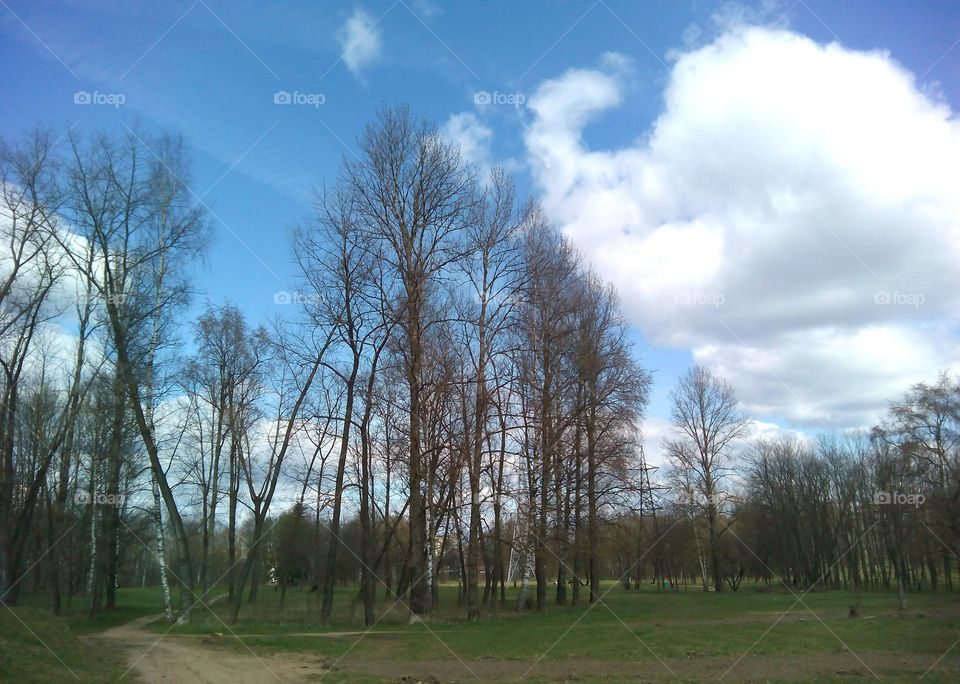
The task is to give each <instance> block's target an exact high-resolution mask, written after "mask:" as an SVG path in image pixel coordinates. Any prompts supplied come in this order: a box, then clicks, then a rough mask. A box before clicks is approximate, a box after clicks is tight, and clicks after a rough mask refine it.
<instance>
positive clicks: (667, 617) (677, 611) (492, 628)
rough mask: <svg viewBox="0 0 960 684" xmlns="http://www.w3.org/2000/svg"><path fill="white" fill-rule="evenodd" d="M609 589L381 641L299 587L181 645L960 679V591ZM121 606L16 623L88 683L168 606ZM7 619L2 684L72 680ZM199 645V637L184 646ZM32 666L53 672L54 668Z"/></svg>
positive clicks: (453, 619)
mask: <svg viewBox="0 0 960 684" xmlns="http://www.w3.org/2000/svg"><path fill="white" fill-rule="evenodd" d="M604 592H606V593H605V594H604V596H603V600H602V602H600V603H597V604H595V605H593V606H592V607H590V606H579V607H575V608H574V607H551V609H550V610H548V611H546V612H544V613H538V612H536V611H528V612H525V613H517V612H515V611H514V610H512V608H504V609H501V610H500V611H499V612H497V613H490V614H487V615H485V616H484V618H483V619H482V620H480V621H478V622H474V623H466V622H465V621H464V620H463V619H462V613H463V611H462V609H461V608H459V607H458V606H457V605H456V587H454V586H442V587H441V608H440V609H439V610H438V611H436V612H435V613H434V614H432V615H431V616H430V618H428V620H427V622H426V623H425V624H418V625H408V624H407V614H406V611H405V610H403V607H402V606H399V605H393V606H392V609H391V604H390V603H385V602H383V601H382V599H381V601H380V602H379V603H378V608H379V610H380V612H379V614H378V615H379V621H378V623H377V624H376V625H375V626H374V627H373V628H372V629H371V630H369V631H368V630H366V629H365V628H364V627H363V625H362V619H361V618H362V613H361V607H360V606H359V604H358V603H357V602H356V600H355V598H356V590H355V589H352V588H341V589H339V590H338V594H337V603H336V610H335V616H334V624H333V625H331V626H329V627H322V626H320V625H319V623H318V620H317V617H318V613H319V605H318V597H317V595H316V594H315V593H313V594H311V593H305V592H300V591H297V590H291V591H289V592H288V595H287V601H286V606H285V608H284V609H283V610H281V609H280V608H279V594H278V593H277V592H275V591H273V589H272V588H271V587H263V588H262V590H261V591H260V595H259V598H258V600H257V603H256V604H255V605H252V606H251V605H245V606H244V608H243V611H242V612H241V616H240V622H239V624H237V625H236V626H233V627H228V626H226V625H225V624H224V622H222V621H221V620H225V618H226V606H225V605H224V603H223V602H219V603H217V604H215V605H214V606H213V607H212V608H210V609H208V608H204V607H198V608H197V609H195V612H194V618H193V621H192V622H191V624H190V625H187V626H182V627H175V628H173V629H172V630H171V631H170V632H169V635H171V636H172V637H184V638H181V639H180V640H179V641H180V642H183V643H190V644H191V645H196V647H197V648H202V649H204V650H205V652H209V653H210V656H211V657H229V655H230V654H236V656H237V657H240V656H241V655H244V656H249V654H250V652H251V651H252V652H254V653H256V654H257V656H259V657H263V658H275V657H277V654H281V655H284V657H289V658H299V659H302V660H303V662H304V663H305V665H304V667H307V664H309V665H310V666H311V667H313V668H314V670H315V672H316V673H315V674H313V675H311V677H310V680H312V679H322V680H323V681H328V682H353V681H368V682H398V681H417V680H422V681H434V680H436V681H476V679H480V680H483V681H499V680H517V679H520V678H521V677H522V678H523V679H524V681H557V680H571V679H573V680H578V681H608V682H616V681H664V680H667V681H716V680H718V679H720V678H721V677H722V678H723V681H733V682H737V681H767V680H770V679H779V680H784V681H808V680H812V679H817V680H818V681H822V680H826V681H831V680H837V681H840V680H847V679H850V678H859V679H873V678H874V675H876V676H877V677H880V678H882V679H885V680H886V679H892V680H894V681H916V680H917V679H918V678H919V677H921V676H923V675H924V674H926V677H925V678H924V681H930V682H953V681H958V680H960V646H957V647H956V648H953V649H952V650H950V649H951V647H952V646H953V645H954V644H955V642H956V641H957V640H958V639H960V595H956V594H944V593H939V594H912V595H910V596H909V599H908V607H907V609H906V610H904V611H900V610H898V608H897V601H896V596H895V595H894V594H892V593H873V592H871V593H864V594H861V596H860V600H859V606H860V608H859V616H858V617H856V618H851V617H849V615H848V609H849V606H850V604H852V603H854V602H855V601H856V600H857V597H856V596H855V595H854V594H853V593H846V592H813V593H809V594H806V595H805V596H803V602H802V603H798V602H797V599H796V597H794V596H793V595H791V594H789V593H787V592H785V591H784V592H779V591H774V592H758V591H755V590H754V589H753V588H751V587H744V588H742V589H741V590H740V591H739V592H736V593H732V592H728V593H721V594H714V593H710V594H704V593H702V592H700V591H697V590H695V589H694V588H691V589H690V590H689V591H684V590H680V591H667V592H657V591H655V590H654V589H652V588H650V587H645V588H643V589H641V590H640V591H636V590H632V591H626V590H624V589H623V588H622V587H621V586H619V585H611V584H608V585H605V586H604ZM511 593H512V592H511ZM120 602H121V606H122V607H121V609H120V610H119V611H118V614H117V615H116V616H110V617H109V618H107V617H104V618H101V619H100V620H98V621H97V622H96V623H95V624H89V623H88V622H86V621H85V620H84V619H83V618H81V617H80V616H77V615H71V616H68V617H67V618H66V619H64V620H54V619H53V618H50V617H49V616H48V615H47V614H45V613H44V612H43V611H42V610H40V609H38V608H33V607H27V608H21V609H17V613H18V615H20V616H21V617H22V618H23V619H24V622H27V623H28V624H29V625H30V627H31V628H33V629H34V630H35V631H37V636H39V637H40V638H42V639H44V640H45V641H47V643H48V645H50V646H51V648H52V650H54V651H56V652H57V654H58V655H59V656H60V657H61V658H62V659H63V660H64V661H65V663H66V664H67V665H69V666H70V667H71V669H73V670H75V671H76V672H77V673H78V675H80V676H81V678H82V679H85V678H86V675H87V674H88V673H90V672H91V670H90V668H89V666H88V665H89V664H88V663H87V660H89V659H90V657H91V655H95V654H91V653H89V649H87V651H88V652H86V653H85V652H84V648H83V644H84V642H83V641H82V640H81V637H82V636H83V635H84V634H90V633H91V632H92V631H96V630H99V629H103V628H105V627H108V626H112V625H113V624H116V623H118V622H122V621H123V620H126V619H133V618H135V617H139V616H143V615H147V614H152V613H156V612H159V609H160V603H159V597H158V596H157V594H156V591H155V590H129V589H127V590H121V593H120ZM509 605H511V606H512V603H510V604H509ZM2 619H3V622H0V626H2V628H3V631H2V634H3V637H2V641H0V644H2V646H0V650H2V652H3V655H4V659H3V665H2V666H0V680H2V681H8V680H9V681H61V679H60V678H57V677H54V676H51V677H38V676H36V675H37V673H38V672H43V673H50V672H56V671H57V669H58V668H59V669H60V672H61V674H66V675H67V677H68V678H69V679H70V680H72V677H70V676H69V674H68V673H66V672H65V671H63V667H62V665H60V664H59V663H58V662H57V661H56V659H55V658H54V657H53V656H52V655H51V654H50V652H49V651H47V650H46V649H45V648H44V647H43V646H42V645H41V644H40V643H39V642H38V640H37V638H35V637H33V636H32V635H31V634H30V633H29V632H28V631H27V630H26V629H24V628H23V626H22V625H19V624H18V623H17V620H16V619H15V618H13V617H12V616H11V615H10V613H9V612H6V615H5V616H3V618H2ZM148 629H150V630H151V631H154V632H155V633H156V634H157V635H158V636H159V635H160V634H161V633H163V632H166V631H167V630H168V629H170V627H169V625H168V624H167V623H166V622H163V621H160V622H157V623H153V624H151V625H150V626H149V627H148ZM191 635H192V636H198V638H189V639H188V638H185V637H187V636H191ZM201 635H202V636H201ZM234 635H236V636H234ZM237 637H239V638H237ZM948 650H950V652H949V654H948V655H946V656H945V657H943V658H942V659H940V660H939V662H937V661H938V659H939V658H941V656H943V654H944V653H946V652H947V651H948ZM741 656H743V657H742V658H741ZM111 657H114V656H110V655H108V656H106V657H105V658H100V657H96V658H95V660H96V661H97V662H98V667H99V668H100V669H99V673H100V675H101V677H100V678H93V679H90V680H89V681H111V677H115V676H116V674H117V669H116V667H115V666H112V667H113V669H104V667H105V666H109V664H110V663H111V662H112V661H111ZM25 660H29V662H27V663H25V662H24V661H25ZM30 663H42V664H43V665H42V669H41V670H38V669H37V668H36V666H35V665H32V664H30ZM934 663H937V665H936V667H933V669H930V668H931V667H932V666H934ZM928 670H929V672H928ZM94 671H96V669H95V670H94ZM120 671H122V669H121V670H120ZM404 677H408V678H409V679H406V680H405V679H404ZM62 681H68V679H62Z"/></svg>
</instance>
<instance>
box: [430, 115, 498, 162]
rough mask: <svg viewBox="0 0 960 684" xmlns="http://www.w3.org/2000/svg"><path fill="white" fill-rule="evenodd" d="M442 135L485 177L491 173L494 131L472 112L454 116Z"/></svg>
mask: <svg viewBox="0 0 960 684" xmlns="http://www.w3.org/2000/svg"><path fill="white" fill-rule="evenodd" d="M440 134H441V135H442V136H443V137H444V138H446V139H447V140H449V141H450V142H451V143H453V144H454V145H456V146H458V147H459V148H460V154H461V155H462V156H463V158H464V159H465V160H466V161H468V162H470V163H471V164H474V165H475V166H476V167H477V170H478V171H479V172H480V174H482V176H483V177H485V176H486V175H487V174H488V173H489V171H490V141H491V140H492V138H493V131H492V130H491V129H490V127H489V126H487V125H485V124H484V123H482V122H481V121H480V119H478V118H477V117H476V115H474V114H471V113H470V112H461V113H459V114H453V115H452V116H451V117H450V118H449V119H447V122H446V123H445V124H444V125H443V128H441V129H440Z"/></svg>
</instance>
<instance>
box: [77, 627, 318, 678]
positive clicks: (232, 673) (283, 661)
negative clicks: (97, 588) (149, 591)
mask: <svg viewBox="0 0 960 684" xmlns="http://www.w3.org/2000/svg"><path fill="white" fill-rule="evenodd" d="M162 617H163V616H162V615H151V616H148V617H143V618H140V619H138V620H134V621H133V622H128V623H126V624H123V625H120V626H119V627H112V628H110V629H108V630H106V631H105V632H101V633H100V634H97V635H96V636H90V637H87V638H88V639H91V640H93V639H97V640H106V641H108V642H111V643H112V644H113V645H115V646H116V647H117V648H119V649H121V650H123V651H124V652H125V653H126V655H127V663H128V665H129V666H130V671H129V672H128V673H127V675H126V676H125V677H124V679H125V680H134V679H139V681H141V682H144V683H145V684H154V683H155V682H163V683H164V684H178V683H179V682H184V683H187V682H189V683H191V684H192V683H193V682H204V683H206V684H260V683H261V682H277V681H280V682H307V681H311V679H310V675H313V677H312V679H313V681H316V679H317V677H318V676H319V675H320V674H322V673H323V667H322V662H323V661H322V660H320V659H318V658H311V657H310V656H307V655H304V654H299V653H284V654H283V655H282V656H268V657H264V656H258V655H255V654H254V653H251V652H249V651H235V650H231V651H229V652H224V651H222V650H219V649H214V648H209V647H206V646H204V645H203V642H202V641H200V640H198V639H195V638H190V639H186V638H184V637H182V636H176V635H174V634H167V635H166V636H163V637H162V638H161V635H160V634H157V633H155V632H149V631H147V630H146V629H145V627H146V625H147V624H149V623H150V622H153V621H154V620H157V619H160V618H162Z"/></svg>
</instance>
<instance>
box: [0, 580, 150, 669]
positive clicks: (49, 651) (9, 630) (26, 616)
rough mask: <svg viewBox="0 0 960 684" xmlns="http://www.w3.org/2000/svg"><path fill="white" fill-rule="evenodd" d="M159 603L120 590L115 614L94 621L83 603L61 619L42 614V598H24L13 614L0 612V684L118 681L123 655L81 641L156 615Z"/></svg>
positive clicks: (78, 602) (136, 591)
mask: <svg viewBox="0 0 960 684" xmlns="http://www.w3.org/2000/svg"><path fill="white" fill-rule="evenodd" d="M159 601H160V593H159V591H158V590H157V589H155V588H147V589H121V590H120V591H119V594H118V606H117V608H116V609H115V610H114V611H111V612H109V613H102V614H100V615H98V616H97V617H95V618H93V619H91V618H89V615H88V608H87V607H86V606H85V605H84V601H83V599H82V598H78V599H76V600H75V601H74V603H73V604H72V605H71V606H70V608H69V609H68V610H65V611H64V613H63V615H61V616H60V617H54V616H53V615H52V614H51V613H50V611H49V610H48V609H47V602H48V597H47V596H46V595H37V596H27V597H25V598H24V599H23V601H21V604H20V605H18V606H17V607H16V608H13V609H9V610H8V609H5V608H0V682H61V681H62V682H66V681H81V682H104V681H112V680H115V679H117V678H118V677H119V676H120V675H121V674H123V672H124V670H126V663H125V657H124V655H123V654H122V653H119V652H116V651H112V650H108V649H106V648H105V647H104V645H103V644H101V643H97V644H92V643H91V642H89V641H87V640H85V639H83V637H84V636H86V635H90V634H93V633H96V632H100V631H103V630H104V629H108V628H110V627H114V626H116V625H120V624H123V623H125V622H129V621H131V620H134V619H136V618H139V617H142V616H144V615H150V614H152V613H156V612H157V611H158V610H160V609H159V608H158V605H161V604H160V603H159ZM71 672H72V673H73V674H71ZM73 675H76V678H75V677H74V676H73Z"/></svg>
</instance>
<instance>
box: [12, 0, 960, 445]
mask: <svg viewBox="0 0 960 684" xmlns="http://www.w3.org/2000/svg"><path fill="white" fill-rule="evenodd" d="M958 77H960V2H958V1H957V0H944V1H943V2H922V1H915V2H885V3H875V2H860V1H849V2H843V3H833V2H822V1H818V0H801V1H797V2H789V1H784V2H779V1H776V2H774V1H772V0H771V1H767V2H760V3H752V4H751V3H729V2H700V1H694V2H690V1H688V2H661V3H655V2H618V1H616V0H597V1H596V2H592V3H591V2H551V1H543V2H539V1H528V2H516V1H492V2H449V3H444V2H440V0H395V1H389V0H388V1H384V2H380V1H374V0H364V1H363V2H317V1H312V2H308V1H306V0H301V1H289V2H272V3H269V4H268V3H258V2H253V1H252V0H250V1H248V0H236V1H234V2H226V1H221V0H195V1H194V0H184V1H180V0H176V1H169V2H133V3H132V2H129V0H127V1H117V2H114V1H113V0H88V1H85V2H80V1H79V0H63V1H60V2H47V1H44V0H31V1H24V0H0V83H2V85H0V92H2V96H0V135H2V136H4V137H10V138H16V137H17V136H19V135H22V134H24V133H25V132H27V131H29V130H30V129H31V128H32V127H34V126H36V125H37V124H44V125H47V126H50V127H53V128H54V129H55V130H57V131H59V132H63V131H67V130H73V131H74V132H80V133H90V132H92V131H95V130H105V131H109V132H113V133H117V134H122V133H124V132H126V130H127V129H128V128H130V129H134V130H144V131H153V132H156V131H171V132H175V133H180V134H182V135H183V136H184V137H185V138H186V141H187V142H188V144H189V147H190V149H191V151H192V154H193V159H194V165H193V175H192V177H191V178H190V179H188V182H189V185H190V187H191V192H192V194H193V195H194V198H195V199H196V201H197V202H199V203H202V204H203V205H204V206H206V207H207V208H208V210H209V216H210V220H211V223H212V225H213V227H214V237H213V239H212V243H211V244H210V245H209V249H208V251H207V253H206V255H205V259H204V262H203V264H202V265H201V266H200V267H199V268H198V271H197V288H198V292H199V294H198V296H197V298H196V300H195V303H194V313H195V312H196V311H197V310H199V309H200V308H202V307H203V306H204V305H205V303H206V302H208V301H209V302H214V303H220V302H223V301H230V302H233V303H236V304H238V305H239V306H240V307H242V308H243V309H244V310H245V311H247V312H248V316H249V319H250V320H251V321H252V322H257V321H263V320H266V319H268V318H270V317H272V316H274V315H276V314H277V313H283V312H284V310H283V309H279V308H278V307H284V306H289V305H288V304H284V303H283V302H284V301H285V299H284V296H283V295H282V294H278V293H284V292H289V291H292V290H293V288H294V284H293V283H294V269H293V264H292V258H291V253H290V245H289V241H288V234H289V231H290V228H291V227H293V226H295V225H296V224H297V223H298V222H299V221H302V220H304V219H305V218H306V217H307V216H308V215H309V213H310V207H311V199H312V197H313V193H314V192H315V190H316V189H318V188H320V187H322V186H323V184H324V183H328V184H329V183H331V182H332V181H334V180H335V179H336V176H337V173H338V168H339V166H340V163H341V160H342V159H343V158H344V157H349V156H351V155H354V154H355V153H356V139H357V137H358V136H359V135H360V133H361V131H362V127H363V125H364V124H365V122H368V121H370V120H371V119H373V118H374V116H375V115H376V111H377V109H378V107H381V106H383V105H396V104H400V103H406V104H408V105H409V106H410V108H411V110H412V111H413V113H414V114H416V115H417V116H420V117H423V118H426V119H430V120H432V121H434V122H435V123H436V124H437V126H438V127H439V128H440V129H441V130H442V131H443V132H444V134H446V135H447V136H449V137H450V139H451V140H453V141H454V142H455V143H456V144H458V145H459V146H460V148H461V152H462V153H463V154H464V156H465V157H467V158H468V159H469V160H470V161H471V162H472V163H474V164H476V165H477V167H478V168H480V169H481V170H485V169H487V168H490V167H492V166H496V165H499V166H503V167H504V168H506V169H507V170H508V171H509V172H510V173H512V174H513V175H514V176H515V178H516V180H517V184H518V188H519V189H520V191H521V193H522V194H523V195H532V196H535V197H537V198H539V199H540V201H541V202H542V203H543V205H544V207H545V209H546V211H547V213H548V215H549V216H550V218H551V219H552V220H553V221H554V222H555V223H556V224H557V225H558V226H559V227H560V228H561V229H562V230H563V231H564V232H565V233H566V234H567V235H568V236H569V238H570V239H571V240H572V241H573V242H574V244H575V245H576V246H577V247H578V248H579V249H580V251H581V252H582V253H583V255H584V257H585V259H586V260H587V261H588V262H589V263H590V264H591V266H592V267H593V268H594V269H595V270H596V271H598V272H599V273H600V274H601V275H602V276H604V277H605V278H607V279H608V280H610V281H611V282H613V283H614V284H615V285H616V286H617V288H618V290H619V292H620V296H621V300H622V305H623V308H624V311H625V312H626V314H627V316H628V317H629V320H630V322H631V324H632V326H633V327H632V331H631V332H632V336H633V338H634V341H635V344H636V352H637V355H638V356H639V357H640V359H641V360H642V362H643V364H644V365H645V366H646V367H647V368H649V369H651V370H652V371H654V380H655V382H654V389H653V394H652V399H651V404H650V407H649V410H648V420H647V423H646V434H647V443H648V450H651V449H652V450H656V446H657V443H658V441H659V439H660V438H661V437H662V436H663V434H665V430H666V424H667V420H668V417H669V392H670V388H671V387H672V386H673V384H674V383H675V382H676V379H677V377H678V376H679V375H680V374H681V373H683V372H684V371H685V370H686V368H688V367H689V366H690V365H691V364H693V363H701V364H704V365H706V366H708V367H709V368H711V369H712V370H714V371H716V372H717V373H719V374H721V375H722V376H724V377H725V378H727V379H728V380H729V381H730V382H731V383H732V384H733V385H734V387H735V388H736V390H737V393H738V395H739V397H740V400H741V407H742V408H743V409H744V410H745V411H746V412H747V413H748V414H749V415H751V416H753V417H754V418H755V419H756V421H757V422H756V424H755V429H756V430H757V431H760V432H775V431H777V430H797V431H801V432H803V433H805V434H814V433H816V432H818V431H821V430H837V429H849V428H862V427H869V426H870V425H873V424H875V423H876V422H877V421H878V420H880V419H882V417H883V414H884V411H885V409H886V407H887V402H888V401H889V400H891V399H895V398H897V397H898V396H899V395H900V394H902V393H903V392H904V391H905V390H906V389H907V388H908V387H909V386H910V385H911V384H913V383H915V382H920V381H931V380H934V379H935V378H936V375H937V373H938V372H940V371H944V370H948V369H951V368H953V369H957V368H960V363H958V360H960V288H958V287H957V284H958V278H957V276H958V275H960V274H958V264H960V192H958V189H960V188H958V186H960V122H958V118H957V114H956V112H957V110H958V108H960V78H958ZM278 302H279V303H278Z"/></svg>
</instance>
